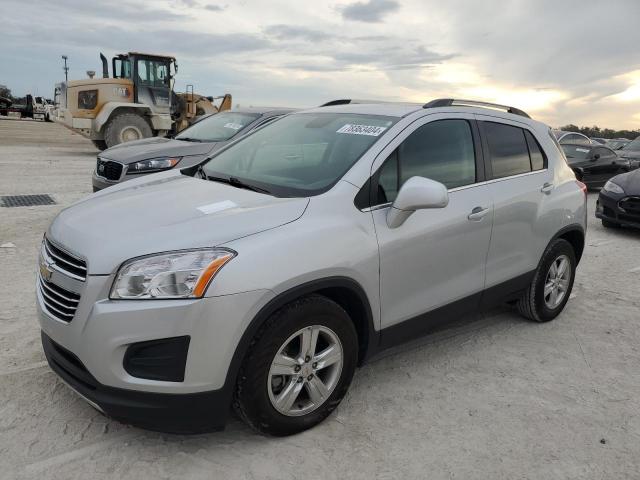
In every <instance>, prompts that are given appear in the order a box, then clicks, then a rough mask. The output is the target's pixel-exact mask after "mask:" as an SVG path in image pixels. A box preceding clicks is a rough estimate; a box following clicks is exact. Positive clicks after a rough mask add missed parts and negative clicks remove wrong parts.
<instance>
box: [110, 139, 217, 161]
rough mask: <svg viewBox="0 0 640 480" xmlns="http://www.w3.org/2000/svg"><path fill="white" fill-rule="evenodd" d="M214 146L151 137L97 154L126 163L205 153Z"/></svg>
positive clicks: (208, 143) (214, 143) (211, 143)
mask: <svg viewBox="0 0 640 480" xmlns="http://www.w3.org/2000/svg"><path fill="white" fill-rule="evenodd" d="M215 146H216V142H185V141H184V140H176V139H174V138H163V137H152V138H144V139H142V140H134V141H133V142H126V143H121V144H120V145H116V146H115V147H111V148H108V149H106V150H105V151H103V152H102V153H100V154H99V155H98V156H99V157H101V158H106V159H109V160H115V161H117V162H120V163H124V164H125V165H128V164H130V163H135V162H139V161H141V160H147V159H149V158H158V157H186V156H192V155H206V154H208V153H209V152H211V150H213V148H214V147H215Z"/></svg>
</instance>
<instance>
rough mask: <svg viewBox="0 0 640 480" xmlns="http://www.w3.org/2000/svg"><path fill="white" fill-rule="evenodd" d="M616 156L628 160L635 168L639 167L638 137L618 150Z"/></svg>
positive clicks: (639, 150)
mask: <svg viewBox="0 0 640 480" xmlns="http://www.w3.org/2000/svg"><path fill="white" fill-rule="evenodd" d="M618 156H619V157H620V158H624V159H626V160H628V161H629V162H631V164H632V165H633V166H634V167H635V168H638V166H640V137H638V138H636V139H635V140H633V141H632V142H629V143H627V144H626V145H625V146H624V147H622V148H621V149H620V150H618Z"/></svg>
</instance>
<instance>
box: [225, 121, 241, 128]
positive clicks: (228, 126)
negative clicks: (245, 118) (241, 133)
mask: <svg viewBox="0 0 640 480" xmlns="http://www.w3.org/2000/svg"><path fill="white" fill-rule="evenodd" d="M224 127H225V128H231V129H233V130H240V129H241V128H242V125H240V124H239V123H225V124H224Z"/></svg>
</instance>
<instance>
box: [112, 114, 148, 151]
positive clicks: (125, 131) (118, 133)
mask: <svg viewBox="0 0 640 480" xmlns="http://www.w3.org/2000/svg"><path fill="white" fill-rule="evenodd" d="M152 135H153V131H152V130H151V127H150V126H149V124H148V123H147V121H146V120H145V119H144V118H143V117H141V116H140V115H137V114H135V113H121V114H119V115H116V116H115V117H113V118H112V119H111V120H109V123H108V124H107V126H106V128H105V131H104V140H105V142H106V144H107V147H113V146H114V145H118V144H120V143H124V142H130V141H132V140H140V139H142V138H149V137H151V136H152Z"/></svg>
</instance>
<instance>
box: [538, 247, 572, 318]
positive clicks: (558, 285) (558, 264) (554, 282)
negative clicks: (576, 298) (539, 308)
mask: <svg viewBox="0 0 640 480" xmlns="http://www.w3.org/2000/svg"><path fill="white" fill-rule="evenodd" d="M570 281H571V261H570V260H569V257H567V256H566V255H560V256H559V257H558V258H556V259H555V260H554V261H553V262H552V263H551V266H550V267H549V271H548V272H547V277H546V280H545V282H544V303H545V305H546V306H547V308H549V309H551V310H553V309H555V308H557V307H558V305H560V304H561V303H562V301H563V300H564V297H565V296H566V295H567V290H568V289H569V283H570Z"/></svg>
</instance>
